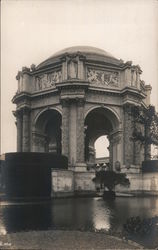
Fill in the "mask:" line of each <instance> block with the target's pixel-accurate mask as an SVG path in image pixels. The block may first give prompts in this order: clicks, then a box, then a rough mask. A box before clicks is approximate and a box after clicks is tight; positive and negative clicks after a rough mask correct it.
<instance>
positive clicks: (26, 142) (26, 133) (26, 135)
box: [22, 108, 30, 152]
mask: <svg viewBox="0 0 158 250" xmlns="http://www.w3.org/2000/svg"><path fill="white" fill-rule="evenodd" d="M29 118H30V110H29V109H28V108H25V109H24V110H23V137H22V139H23V140H22V142H23V143H22V151H23V152H29V151H30V129H29V120H30V119H29Z"/></svg>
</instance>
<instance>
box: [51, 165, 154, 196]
mask: <svg viewBox="0 0 158 250" xmlns="http://www.w3.org/2000/svg"><path fill="white" fill-rule="evenodd" d="M94 176H95V172H88V171H86V172H74V171H72V170H52V192H51V193H52V197H72V196H74V195H90V194H95V193H96V186H95V184H94V182H93V181H92V179H93V178H94ZM127 177H128V178H129V180H130V187H129V188H127V187H122V186H117V187H116V189H115V191H116V192H118V193H128V194H133V195H158V173H144V174H142V173H139V174H138V173H136V174H135V173H133V174H132V173H130V174H127Z"/></svg>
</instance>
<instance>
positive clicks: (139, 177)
mask: <svg viewBox="0 0 158 250" xmlns="http://www.w3.org/2000/svg"><path fill="white" fill-rule="evenodd" d="M127 177H128V178H129V180H130V187H129V188H126V187H121V186H117V188H116V191H117V192H127V193H134V194H150V195H158V172H157V173H144V174H142V173H140V174H128V175H127Z"/></svg>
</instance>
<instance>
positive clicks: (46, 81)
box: [35, 71, 62, 91]
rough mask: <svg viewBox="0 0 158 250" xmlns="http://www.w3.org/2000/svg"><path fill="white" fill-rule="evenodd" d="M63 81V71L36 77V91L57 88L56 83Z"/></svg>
mask: <svg viewBox="0 0 158 250" xmlns="http://www.w3.org/2000/svg"><path fill="white" fill-rule="evenodd" d="M61 81H62V73H61V71H54V72H52V73H48V74H43V75H40V76H36V77H35V90H36V91H38V90H43V89H46V88H51V87H53V86H55V83H59V82H61Z"/></svg>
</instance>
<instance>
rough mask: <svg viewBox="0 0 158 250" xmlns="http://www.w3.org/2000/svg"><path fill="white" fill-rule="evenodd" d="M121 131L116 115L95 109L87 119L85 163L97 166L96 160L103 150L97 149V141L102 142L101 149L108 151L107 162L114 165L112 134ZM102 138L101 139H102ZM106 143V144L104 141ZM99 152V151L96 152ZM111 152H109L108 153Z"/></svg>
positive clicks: (102, 109) (108, 111)
mask: <svg viewBox="0 0 158 250" xmlns="http://www.w3.org/2000/svg"><path fill="white" fill-rule="evenodd" d="M118 129H119V121H118V118H117V117H116V115H115V114H114V113H113V112H112V111H110V110H109V109H106V108H95V109H93V110H91V111H90V112H89V113H88V115H87V116H86V118H85V161H86V162H87V164H93V165H94V164H96V162H97V160H96V158H97V157H98V155H99V154H100V152H101V150H102V149H99V147H98V149H97V148H96V145H97V141H98V140H102V143H101V144H102V145H101V146H100V147H102V148H103V150H104V149H105V148H107V147H108V149H107V151H106V152H107V155H105V154H104V157H108V159H107V160H106V161H108V162H109V163H110V162H111V164H112V163H113V154H112V150H111V145H112V143H111V137H112V134H113V133H114V132H115V131H117V130H118ZM100 138H101V139H100ZM104 140H105V141H106V144H104V143H103V141H104ZM96 150H97V151H96ZM108 151H109V152H108Z"/></svg>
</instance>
